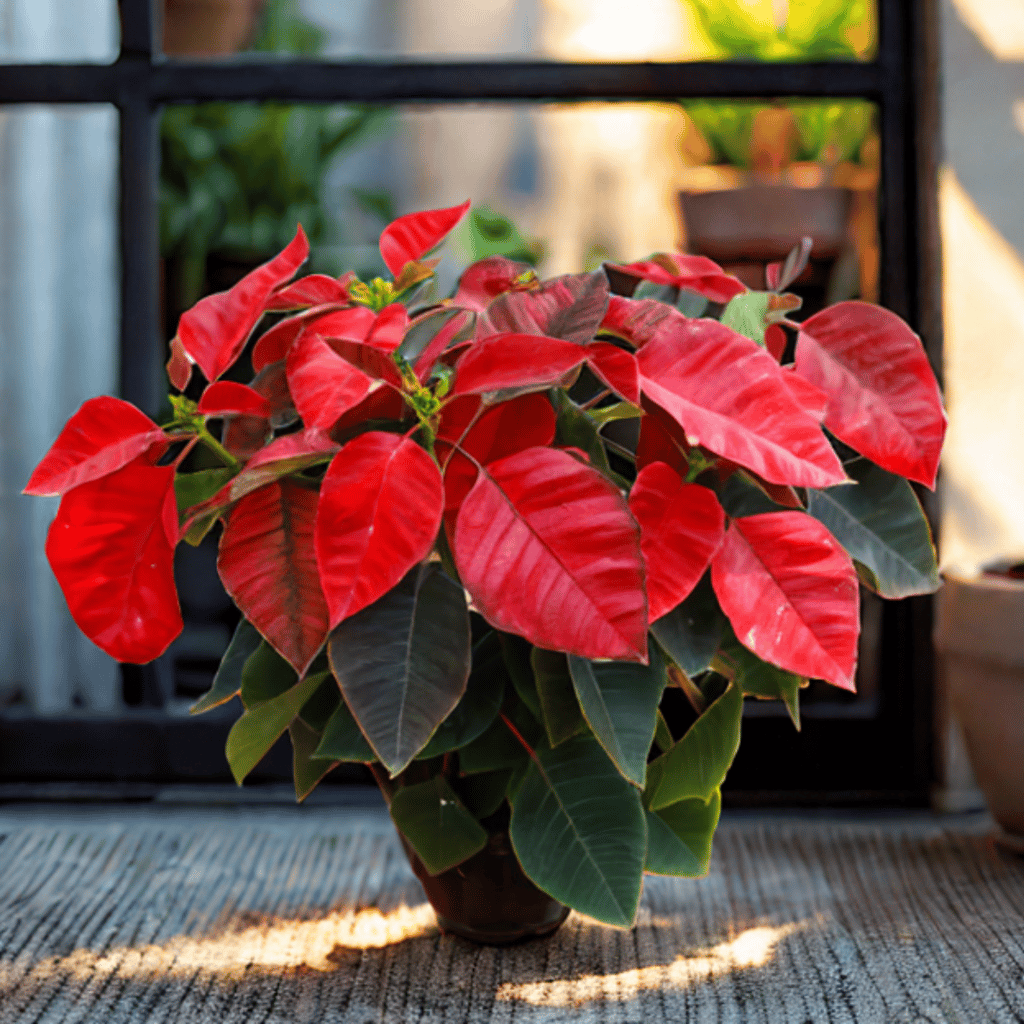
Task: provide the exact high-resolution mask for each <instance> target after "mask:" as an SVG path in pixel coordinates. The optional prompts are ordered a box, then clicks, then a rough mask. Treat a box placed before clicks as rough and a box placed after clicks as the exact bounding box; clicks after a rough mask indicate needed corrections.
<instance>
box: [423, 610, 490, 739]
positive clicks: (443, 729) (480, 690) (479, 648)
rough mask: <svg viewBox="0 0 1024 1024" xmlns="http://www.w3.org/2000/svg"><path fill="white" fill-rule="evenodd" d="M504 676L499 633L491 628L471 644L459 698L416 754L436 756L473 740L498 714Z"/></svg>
mask: <svg viewBox="0 0 1024 1024" xmlns="http://www.w3.org/2000/svg"><path fill="white" fill-rule="evenodd" d="M507 679H508V671H507V669H506V668H505V662H504V659H503V658H502V656H501V645H500V643H499V641H498V635H497V633H496V632H495V631H494V630H491V631H490V632H489V633H488V634H487V635H486V636H485V637H483V638H482V639H481V640H480V642H479V643H477V644H476V645H475V646H474V647H473V669H472V671H471V672H470V673H469V682H468V683H467V684H466V692H465V693H464V694H463V695H462V699H461V700H460V701H459V703H458V704H456V705H455V710H454V711H453V712H452V713H451V714H450V715H449V716H448V717H447V718H446V719H445V720H444V721H443V722H442V723H441V724H440V725H439V726H438V727H437V731H436V732H435V733H434V735H433V736H431V737H430V742H429V743H428V744H427V745H426V746H425V747H424V748H423V749H422V750H421V751H420V752H419V754H418V755H417V757H419V758H423V759H425V758H428V757H437V755H438V754H446V753H447V752H448V751H449V750H457V749H458V748H459V747H464V746H466V744H468V743H472V742H473V740H475V739H476V738H477V737H478V736H479V735H480V734H481V733H482V732H483V731H484V730H485V729H486V728H488V726H490V725H491V723H492V722H493V721H494V720H495V719H496V718H497V717H498V712H499V711H500V710H501V703H502V701H503V700H504V699H505V683H506V681H507ZM506 731H507V730H506Z"/></svg>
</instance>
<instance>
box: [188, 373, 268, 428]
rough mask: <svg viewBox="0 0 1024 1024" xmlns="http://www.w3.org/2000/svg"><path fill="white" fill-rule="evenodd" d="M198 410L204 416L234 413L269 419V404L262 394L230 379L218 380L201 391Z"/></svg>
mask: <svg viewBox="0 0 1024 1024" xmlns="http://www.w3.org/2000/svg"><path fill="white" fill-rule="evenodd" d="M198 411H199V412H201V413H204V414H205V415H206V416H225V415H230V414H234V415H236V416H237V415H246V416H259V417H261V418H263V419H269V418H270V413H271V406H270V402H268V401H267V400H266V398H264V397H263V395H261V394H260V393H259V392H257V391H254V390H253V389H252V388H247V387H246V386H245V385H244V384H236V383H235V382H234V381H232V380H219V381H217V382H216V383H215V384H211V385H210V386H209V387H208V388H207V389H206V390H205V391H204V392H203V394H202V397H201V398H200V399H199V406H198Z"/></svg>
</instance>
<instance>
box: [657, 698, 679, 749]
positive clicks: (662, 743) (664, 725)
mask: <svg viewBox="0 0 1024 1024" xmlns="http://www.w3.org/2000/svg"><path fill="white" fill-rule="evenodd" d="M674 743H675V740H674V739H673V738H672V732H671V730H670V729H669V727H668V722H666V721H665V716H664V715H663V714H662V713H661V709H660V708H659V709H658V719H657V725H656V726H655V727H654V745H655V746H656V747H657V748H658V749H659V750H660V751H661V752H662V753H663V754H664V753H665V752H666V751H668V750H671V749H672V745H673V744H674Z"/></svg>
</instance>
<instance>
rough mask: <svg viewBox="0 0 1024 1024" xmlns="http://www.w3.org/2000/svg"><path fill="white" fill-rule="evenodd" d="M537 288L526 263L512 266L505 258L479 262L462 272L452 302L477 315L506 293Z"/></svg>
mask: <svg viewBox="0 0 1024 1024" xmlns="http://www.w3.org/2000/svg"><path fill="white" fill-rule="evenodd" d="M536 286H537V278H536V277H535V276H534V274H533V272H532V271H531V269H530V267H529V266H527V264H525V263H514V262H513V261H512V260H509V259H506V258H505V257H504V256H490V257H488V258H487V259H484V260H479V261H478V262H476V263H474V264H473V265H472V266H470V267H467V268H466V270H465V271H463V274H462V277H460V278H459V287H458V290H457V291H456V292H455V298H453V299H452V302H453V303H454V304H455V305H456V306H463V307H464V308H466V309H471V310H473V311H474V312H476V313H480V312H482V311H483V310H484V309H486V308H487V306H488V304H489V303H490V302H491V301H492V300H493V299H496V298H497V297H498V296H499V295H504V294H505V292H512V291H526V290H529V289H530V288H535V287H536Z"/></svg>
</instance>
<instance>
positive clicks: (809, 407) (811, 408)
mask: <svg viewBox="0 0 1024 1024" xmlns="http://www.w3.org/2000/svg"><path fill="white" fill-rule="evenodd" d="M782 379H783V380H784V381H785V382H786V387H788V388H789V391H790V394H792V396H793V397H794V398H795V399H796V400H797V402H798V403H799V404H800V405H801V406H802V407H803V410H804V412H806V413H807V415H808V416H813V417H814V419H816V420H817V421H818V422H819V423H821V421H822V420H823V419H824V418H825V413H826V412H827V411H828V395H826V394H825V392H824V391H822V390H821V388H819V387H817V386H816V385H814V384H812V383H811V382H810V381H809V380H805V379H804V378H803V377H801V376H800V375H799V374H797V373H796V372H795V370H794V367H793V365H792V364H790V365H788V366H784V367H783V368H782Z"/></svg>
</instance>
